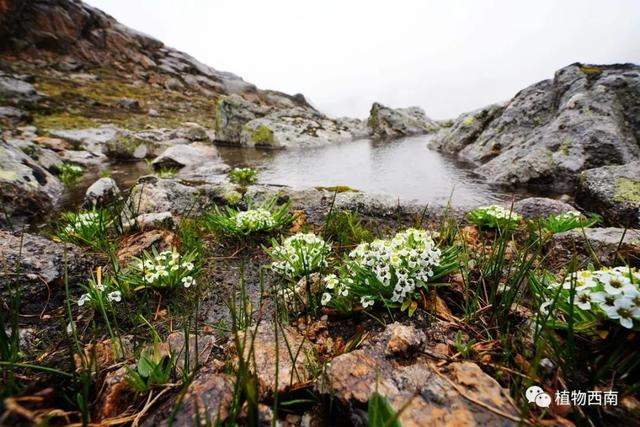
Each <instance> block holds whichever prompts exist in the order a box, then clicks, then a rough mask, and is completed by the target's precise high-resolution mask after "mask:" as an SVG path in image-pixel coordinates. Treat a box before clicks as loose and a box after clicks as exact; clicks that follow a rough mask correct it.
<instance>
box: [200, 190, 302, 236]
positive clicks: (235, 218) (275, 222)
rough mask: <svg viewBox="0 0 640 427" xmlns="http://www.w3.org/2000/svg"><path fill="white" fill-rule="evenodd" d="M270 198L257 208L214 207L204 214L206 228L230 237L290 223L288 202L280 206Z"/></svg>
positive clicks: (271, 230) (257, 232) (272, 228)
mask: <svg viewBox="0 0 640 427" xmlns="http://www.w3.org/2000/svg"><path fill="white" fill-rule="evenodd" d="M276 202H277V200H276V199H272V200H270V201H269V202H267V203H265V204H263V205H262V206H260V207H257V208H251V207H250V208H249V209H248V210H246V211H242V210H238V209H234V208H232V207H229V206H226V207H225V210H224V211H221V210H220V209H218V207H215V208H214V210H213V211H212V212H209V213H208V214H207V215H206V216H205V224H206V225H207V227H208V228H210V229H212V230H214V231H216V232H219V233H221V234H223V235H226V236H230V237H246V236H249V235H257V234H260V233H270V232H273V231H275V230H278V229H281V228H283V227H285V226H288V225H290V224H291V223H292V222H293V220H294V217H293V215H291V214H290V213H289V207H290V203H285V204H283V205H281V206H278V205H277V204H276Z"/></svg>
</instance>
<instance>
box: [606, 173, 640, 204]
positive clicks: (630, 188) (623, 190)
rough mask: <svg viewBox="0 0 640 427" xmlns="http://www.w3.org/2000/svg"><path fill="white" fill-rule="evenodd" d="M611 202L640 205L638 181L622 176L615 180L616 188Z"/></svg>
mask: <svg viewBox="0 0 640 427" xmlns="http://www.w3.org/2000/svg"><path fill="white" fill-rule="evenodd" d="M613 200H614V201H616V202H618V203H622V202H633V203H640V181H636V180H634V179H631V178H627V177H624V176H620V177H618V178H616V188H615V193H614V195H613Z"/></svg>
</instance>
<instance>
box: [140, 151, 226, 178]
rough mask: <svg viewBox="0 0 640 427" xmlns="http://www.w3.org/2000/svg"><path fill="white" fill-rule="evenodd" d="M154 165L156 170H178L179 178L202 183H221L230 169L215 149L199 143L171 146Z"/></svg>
mask: <svg viewBox="0 0 640 427" xmlns="http://www.w3.org/2000/svg"><path fill="white" fill-rule="evenodd" d="M152 165H153V167H154V168H155V169H156V170H162V169H169V170H178V172H177V176H178V177H179V178H183V179H186V180H191V181H201V182H220V181H222V180H223V179H224V175H225V174H226V173H227V172H228V171H229V169H230V168H229V166H228V165H227V164H225V163H224V162H223V161H222V158H221V157H220V156H219V155H218V151H217V150H216V148H215V147H213V146H211V145H205V144H202V143H199V142H194V143H193V144H189V145H174V146H171V147H169V148H167V149H166V150H165V151H164V152H163V153H162V154H160V156H158V157H157V158H156V159H155V160H154V161H153V163H152Z"/></svg>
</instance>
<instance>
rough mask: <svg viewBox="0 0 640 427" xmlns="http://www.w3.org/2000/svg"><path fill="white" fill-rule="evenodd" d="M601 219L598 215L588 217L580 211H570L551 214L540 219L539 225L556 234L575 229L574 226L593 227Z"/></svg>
mask: <svg viewBox="0 0 640 427" xmlns="http://www.w3.org/2000/svg"><path fill="white" fill-rule="evenodd" d="M600 220H601V218H600V217H599V216H598V215H591V216H590V217H586V216H584V215H583V214H581V213H580V212H578V211H568V212H564V213H561V214H558V215H553V214H552V215H549V216H548V217H547V218H544V219H541V220H539V225H540V227H541V228H542V229H543V230H547V231H548V232H550V233H553V234H555V233H562V232H565V231H569V230H573V229H574V228H587V227H591V226H593V225H595V224H597V223H598V222H600Z"/></svg>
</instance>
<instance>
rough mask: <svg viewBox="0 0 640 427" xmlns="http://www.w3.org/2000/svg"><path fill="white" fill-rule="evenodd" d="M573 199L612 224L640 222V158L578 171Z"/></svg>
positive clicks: (622, 224)
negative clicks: (576, 191) (617, 164)
mask: <svg viewBox="0 0 640 427" xmlns="http://www.w3.org/2000/svg"><path fill="white" fill-rule="evenodd" d="M576 202H577V203H578V204H579V205H580V206H582V207H583V208H585V209H587V210H590V211H594V212H597V213H599V214H601V215H602V216H603V217H604V219H605V221H606V222H608V223H609V224H613V225H621V226H626V227H638V226H639V225H640V161H637V162H632V163H628V164H626V165H623V166H603V167H601V168H595V169H589V170H586V171H584V172H582V174H581V175H580V183H579V185H578V193H577V194H576Z"/></svg>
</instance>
